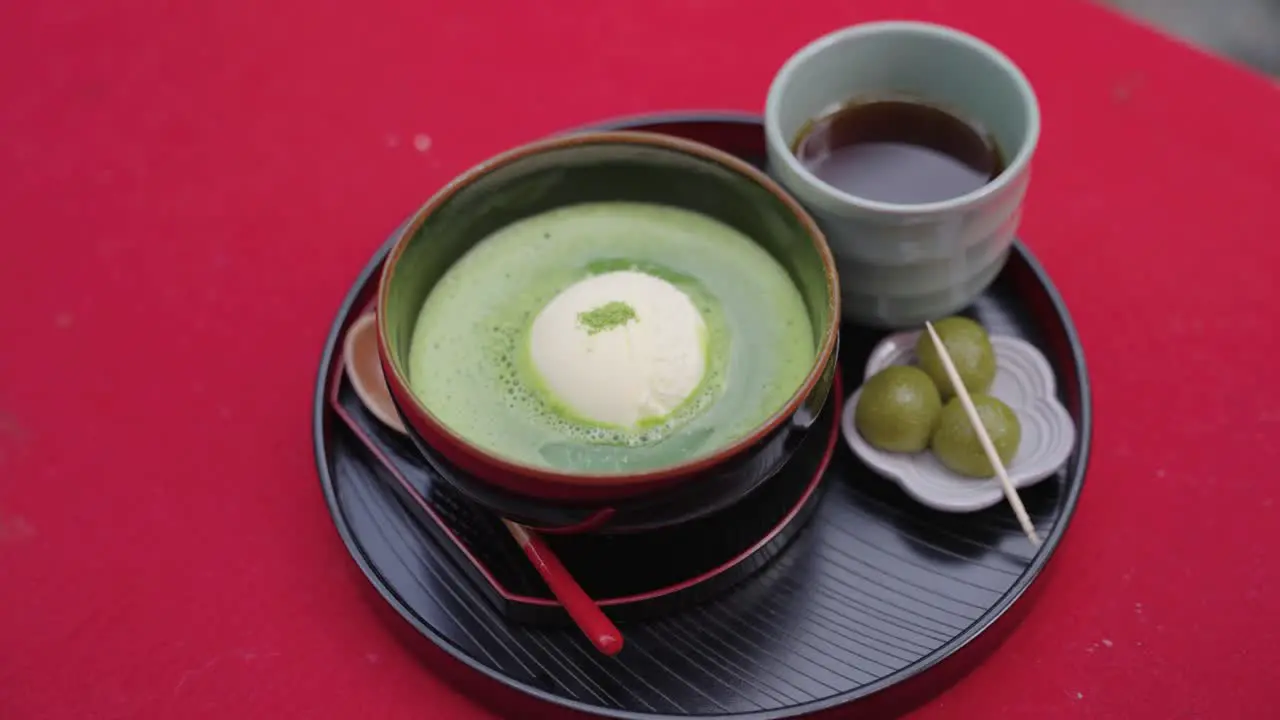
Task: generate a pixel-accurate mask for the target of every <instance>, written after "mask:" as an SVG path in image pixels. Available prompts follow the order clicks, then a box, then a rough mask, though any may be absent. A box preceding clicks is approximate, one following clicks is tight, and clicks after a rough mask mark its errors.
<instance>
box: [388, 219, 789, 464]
mask: <svg viewBox="0 0 1280 720" xmlns="http://www.w3.org/2000/svg"><path fill="white" fill-rule="evenodd" d="M814 357H815V347H814V338H813V329H812V327H811V325H810V321H809V316H808V313H807V312H806V309H805V305H804V302H803V300H802V299H801V296H800V293H799V291H798V290H797V289H796V287H795V285H794V284H793V283H792V281H791V278H790V277H789V276H788V274H787V272H786V271H785V270H784V269H783V267H782V266H781V265H779V264H778V262H777V261H776V260H774V259H773V257H772V256H770V255H769V253H768V252H767V251H765V250H764V249H763V248H761V247H760V246H759V245H757V244H756V243H755V242H753V241H752V240H751V238H749V237H747V236H746V235H743V234H742V233H740V232H738V231H737V230H735V229H733V228H731V227H729V226H728V225H726V224H724V223H721V222H719V221H717V220H714V219H712V218H710V217H707V216H705V215H701V214H698V213H694V212H691V211H687V210H682V209H677V208H672V207H667V206H662V205H651V204H642V203H622V202H618V203H613V202H610V203H587V204H580V205H572V206H568V207H563V208H559V209H556V210H552V211H549V212H546V213H543V214H541V215H536V216H533V217H530V218H526V219H524V220H521V221H519V222H516V223H514V224H512V225H509V226H507V227H505V228H502V229H501V230H499V231H497V232H495V233H493V234H492V235H490V236H489V237H487V238H485V239H484V240H482V241H481V242H479V243H478V244H476V245H475V246H474V247H473V248H472V249H471V250H470V251H468V252H467V253H466V254H465V255H464V256H463V257H461V258H460V259H459V260H458V261H457V262H456V263H454V264H453V265H452V266H451V267H450V268H449V270H448V271H447V272H446V273H445V275H444V277H443V278H441V280H440V281H439V282H438V283H437V284H436V286H435V287H434V288H433V289H432V291H431V293H430V294H429V295H428V297H427V300H426V303H425V304H424V305H423V308H422V312H421V314H420V316H419V318H418V321H417V324H416V326H415V327H414V333H413V340H412V344H411V346H410V352H409V366H408V373H409V383H410V386H411V387H412V388H413V391H414V393H415V394H416V395H417V397H418V398H419V400H421V402H422V403H423V404H424V405H425V406H426V407H427V408H428V409H429V410H430V411H431V412H432V413H433V414H434V415H435V416H436V417H437V418H438V419H439V420H440V421H441V422H442V423H444V425H446V426H447V427H448V428H449V429H450V430H452V431H453V432H454V433H456V434H457V435H459V436H461V437H462V438H464V439H466V440H467V441H468V442H471V443H472V444H474V445H477V446H479V447H480V448H482V449H484V450H485V451H486V452H490V453H492V454H494V455H497V456H500V457H503V458H505V459H508V460H511V461H514V462H517V463H522V464H527V465H533V466H539V467H546V468H551V469H555V470H560V471H569V472H582V473H602V474H609V473H632V472H637V471H645V470H651V469H656V468H659V467H663V466H667V465H673V464H676V463H681V462H685V461H688V460H690V459H692V458H694V457H696V456H700V455H705V454H707V453H710V452H713V451H715V450H717V449H719V448H721V447H723V446H725V445H727V444H729V443H732V442H733V441H735V440H737V439H739V438H741V437H743V436H744V435H746V434H748V433H750V432H751V431H752V430H754V429H755V428H757V427H759V425H760V424H761V423H762V422H763V421H764V420H766V419H767V418H768V417H770V416H771V415H773V414H774V413H776V412H777V411H779V410H780V409H781V408H782V407H783V406H784V405H785V404H786V402H787V400H789V399H790V398H791V396H792V395H793V394H794V393H795V392H796V390H797V389H799V387H800V385H801V384H802V383H803V381H804V378H805V376H806V375H807V374H808V373H809V371H810V370H811V369H812V366H813V360H814Z"/></svg>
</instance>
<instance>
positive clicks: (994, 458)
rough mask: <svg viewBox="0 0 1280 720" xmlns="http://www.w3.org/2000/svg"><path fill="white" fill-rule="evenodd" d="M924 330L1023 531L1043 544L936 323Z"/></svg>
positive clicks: (1033, 543) (928, 325)
mask: <svg viewBox="0 0 1280 720" xmlns="http://www.w3.org/2000/svg"><path fill="white" fill-rule="evenodd" d="M924 327H925V330H926V331H928V333H929V338H930V339H931V340H933V346H934V347H935V348H937V349H938V357H940V358H942V367H943V368H945V369H946V371H947V378H949V379H950V380H951V385H952V386H953V387H954V388H955V389H956V397H958V398H960V404H961V405H962V406H964V412H965V414H966V415H968V416H969V423H970V424H972V425H973V430H974V432H976V433H977V434H978V442H980V443H981V444H982V450H983V451H984V452H985V453H986V454H987V460H988V461H989V462H990V463H991V467H993V468H995V470H996V476H997V477H999V478H1000V485H1001V486H1002V487H1004V496H1005V498H1007V499H1008V500H1009V505H1010V506H1012V507H1013V514H1014V515H1017V516H1018V523H1019V524H1020V525H1022V531H1023V532H1025V533H1026V534H1027V539H1028V540H1030V541H1031V544H1032V545H1035V546H1036V547H1040V536H1039V535H1037V534H1036V528H1035V526H1034V525H1032V524H1031V517H1030V516H1028V515H1027V509H1026V508H1025V507H1023V505H1022V498H1019V497H1018V491H1017V489H1016V488H1014V487H1013V482H1012V481H1010V480H1009V473H1008V471H1006V470H1005V468H1004V463H1003V462H1000V454H999V453H997V452H996V446H995V444H994V443H992V442H991V436H990V435H988V434H987V428H986V426H984V425H983V424H982V418H981V417H979V416H978V408H976V407H974V406H973V398H971V397H969V390H968V388H966V387H965V386H964V382H963V381H961V380H960V373H959V372H958V371H956V366H955V364H954V363H952V362H951V356H950V355H949V354H947V348H946V346H945V345H943V344H942V338H940V337H938V333H937V331H935V330H934V329H933V323H931V322H928V321H926V322H925V324H924Z"/></svg>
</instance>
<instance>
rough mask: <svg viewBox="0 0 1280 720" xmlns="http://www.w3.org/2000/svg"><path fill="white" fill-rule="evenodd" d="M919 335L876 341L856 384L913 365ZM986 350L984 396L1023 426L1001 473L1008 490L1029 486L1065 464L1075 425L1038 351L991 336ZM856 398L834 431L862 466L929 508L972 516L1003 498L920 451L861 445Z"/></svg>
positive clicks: (993, 487) (994, 483)
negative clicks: (988, 376)
mask: <svg viewBox="0 0 1280 720" xmlns="http://www.w3.org/2000/svg"><path fill="white" fill-rule="evenodd" d="M919 337H920V332H903V333H896V334H894V335H890V336H889V337H887V338H885V339H884V340H882V341H881V342H880V344H878V345H876V347H875V349H874V350H872V352H871V357H870V358H869V359H868V360H867V368H866V372H865V373H864V375H863V380H864V381H865V380H866V379H867V378H870V377H871V376H872V375H875V374H876V373H878V372H880V371H881V370H883V369H885V368H886V367H889V366H890V365H912V364H915V362H916V353H915V345H916V340H917V339H918V338H919ZM991 346H992V348H993V349H994V350H995V355H996V377H995V380H994V381H993V382H992V384H991V389H990V390H988V391H987V393H988V394H989V395H992V396H994V397H996V398H997V399H999V400H1001V401H1003V402H1004V403H1005V404H1006V405H1008V406H1009V407H1011V408H1013V411H1014V412H1015V413H1017V414H1018V420H1019V421H1020V422H1021V423H1022V441H1021V443H1020V444H1019V446H1018V454H1017V455H1016V456H1014V458H1013V462H1011V463H1009V464H1008V466H1007V467H1006V468H1005V469H1006V470H1008V472H1009V480H1011V481H1012V482H1013V486H1014V487H1016V488H1025V487H1030V486H1031V485H1034V484H1036V483H1037V482H1040V481H1041V480H1044V479H1045V478H1047V477H1050V476H1052V475H1053V474H1054V473H1055V472H1057V471H1058V469H1059V468H1061V467H1062V465H1063V463H1065V462H1066V461H1067V458H1068V457H1069V456H1070V455H1071V450H1072V448H1074V447H1075V443H1076V426H1075V423H1074V422H1073V421H1072V419H1071V416H1070V415H1069V414H1067V410H1066V408H1064V407H1063V406H1062V403H1060V402H1058V396H1057V389H1056V386H1055V382H1054V377H1053V370H1052V369H1051V368H1050V367H1049V361H1048V360H1046V359H1045V357H1044V355H1042V354H1041V353H1040V351H1039V350H1037V349H1036V348H1035V347H1034V346H1033V345H1031V344H1030V343H1028V342H1026V341H1024V340H1020V339H1018V338H1013V337H1004V336H999V335H996V336H992V338H991ZM861 392H862V388H861V387H860V388H858V389H857V390H856V391H854V393H853V395H851V396H849V400H848V401H847V402H846V403H845V405H844V416H843V417H842V418H841V430H842V432H843V434H844V439H845V442H847V443H848V444H849V447H850V448H852V449H853V452H854V453H855V454H857V456H858V457H859V458H861V459H862V461H863V462H864V463H866V465H867V467H869V468H871V469H872V470H874V471H875V472H876V473H877V474H879V475H882V476H884V477H886V478H888V479H890V480H892V481H894V482H896V483H897V484H898V485H899V486H901V487H902V489H903V490H905V491H906V493H907V494H908V495H910V496H911V497H913V498H915V499H916V500H917V501H919V502H920V503H922V504H924V505H927V506H929V507H931V508H934V509H935V510H943V511H947V512H974V511H976V510H982V509H985V508H988V507H991V506H992V505H995V504H997V503H999V502H1001V501H1003V500H1004V491H1003V490H1002V489H1001V487H1000V480H999V479H997V478H989V479H975V478H968V477H964V476H961V475H957V474H956V473H953V472H951V471H950V470H948V469H947V468H945V467H944V466H943V465H942V463H940V462H938V459H937V458H935V457H934V456H933V453H931V452H929V451H927V450H926V451H924V452H919V453H889V452H884V451H882V450H877V449H876V448H873V447H871V446H870V445H868V444H867V442H866V441H865V440H863V439H862V435H860V434H859V433H858V431H857V429H856V428H855V427H854V424H853V414H854V408H856V407H857V405H858V395H859V393H861Z"/></svg>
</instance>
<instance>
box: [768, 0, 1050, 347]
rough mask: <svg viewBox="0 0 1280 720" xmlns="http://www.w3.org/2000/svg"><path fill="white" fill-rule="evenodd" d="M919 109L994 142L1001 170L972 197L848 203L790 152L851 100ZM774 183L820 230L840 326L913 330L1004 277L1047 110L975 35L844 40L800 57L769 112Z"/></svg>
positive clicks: (935, 31) (823, 42)
mask: <svg viewBox="0 0 1280 720" xmlns="http://www.w3.org/2000/svg"><path fill="white" fill-rule="evenodd" d="M885 96H893V97H904V96H905V97H914V98H916V99H919V100H922V101H924V102H927V103H929V104H932V105H934V106H936V107H940V108H944V109H947V110H950V111H951V112H953V113H955V114H956V115H957V116H959V117H961V118H963V119H965V120H967V121H969V122H972V123H975V124H976V125H978V126H979V127H981V128H982V129H984V130H986V131H987V132H989V133H990V134H991V136H992V137H994V139H995V141H996V144H997V145H998V146H999V148H1000V151H1001V153H1002V155H1003V157H1004V159H1005V163H1006V169H1005V171H1004V172H1003V173H1002V174H1001V175H1000V176H998V177H997V178H996V179H995V180H992V181H991V182H989V183H987V184H986V185H984V186H983V187H981V188H979V189H978V190H975V191H973V192H971V193H969V194H967V195H962V196H960V197H956V198H952V199H950V200H946V201H942V202H933V203H925V204H916V205H902V204H894V203H885V202H877V201H874V200H868V199H866V198H860V197H856V196H854V195H850V194H848V193H845V192H843V191H841V190H839V189H837V188H835V187H833V186H831V185H828V184H827V183H825V182H823V181H822V180H820V179H818V177H817V176H815V175H814V174H813V173H811V172H809V171H808V170H807V169H805V167H804V166H803V165H801V164H800V162H799V161H798V160H797V159H796V157H795V155H794V154H792V152H791V147H792V145H793V144H794V142H795V140H796V137H797V135H798V134H799V132H800V130H801V128H802V127H803V126H804V124H805V122H806V121H808V120H810V119H812V118H814V117H817V116H820V115H823V114H824V113H826V112H828V111H830V110H832V109H834V108H835V107H838V106H840V105H842V104H844V103H847V102H849V101H850V100H857V99H874V98H877V97H885ZM765 133H766V136H767V140H768V155H769V173H770V174H771V175H773V177H774V178H775V179H777V180H778V181H779V182H780V183H781V184H782V185H783V186H784V187H785V188H786V189H787V190H788V191H789V192H790V193H791V194H792V195H794V196H795V197H796V198H797V199H799V200H800V202H801V203H803V204H804V205H805V206H806V207H807V208H808V210H809V212H810V214H812V215H813V217H814V218H815V219H816V220H817V221H818V224H819V225H820V226H821V227H822V229H823V231H824V233H825V234H826V236H827V242H828V243H829V244H830V246H831V250H832V252H833V253H834V255H835V258H836V263H837V267H838V269H839V274H840V284H841V298H842V304H841V307H842V308H843V311H842V313H843V318H844V319H845V320H847V321H851V322H856V323H860V324H864V325H872V326H877V327H903V326H910V325H918V324H920V323H923V322H924V321H925V320H933V319H937V318H939V317H943V316H945V315H949V314H952V313H954V312H956V311H958V310H960V309H962V308H964V307H965V306H966V305H968V304H970V303H971V302H973V300H974V299H975V298H977V297H978V295H980V294H982V291H983V290H985V289H986V287H987V286H988V285H989V284H990V283H991V281H992V280H994V279H995V278H996V276H997V275H999V274H1000V270H1001V268H1002V267H1003V266H1004V262H1005V260H1006V259H1007V258H1008V255H1009V249H1010V246H1011V245H1012V244H1013V238H1014V233H1015V232H1016V230H1017V227H1018V222H1019V220H1020V219H1021V217H1022V203H1023V198H1024V197H1025V195H1026V192H1027V183H1028V181H1029V180H1030V170H1031V156H1032V154H1034V152H1035V148H1036V141H1037V140H1038V138H1039V136H1040V109H1039V105H1038V103H1037V102H1036V97H1035V93H1034V92H1033V91H1032V89H1031V84H1030V83H1029V82H1027V79H1026V77H1025V76H1024V75H1023V74H1022V71H1021V70H1019V69H1018V67H1017V66H1016V65H1014V64H1013V62H1012V61H1011V60H1010V59H1009V58H1008V57H1006V56H1005V55H1004V54H1003V53H1001V52H1000V51H999V50H996V49H995V48H994V47H992V46H991V45H988V44H987V43H985V42H983V41H982V40H979V39H977V38H975V37H973V36H972V35H968V34H966V33H963V32H960V31H959V30H955V29H952V28H948V27H943V26H940V25H932V24H929V23H920V22H905V21H890V22H874V23H866V24H863V25H855V26H853V27H849V28H845V29H843V30H838V31H836V32H834V33H831V34H830V35H826V36H824V37H821V38H819V39H817V40H815V41H813V42H812V43H810V44H809V45H807V46H806V47H804V48H802V49H801V50H800V51H799V52H797V53H796V54H795V55H793V56H792V57H791V58H790V59H789V60H788V61H787V62H786V64H785V65H783V66H782V69H781V70H780V71H779V72H778V74H777V76H776V77H775V78H774V80H773V84H772V86H771V87H770V88H769V96H768V99H767V101H766V104H765Z"/></svg>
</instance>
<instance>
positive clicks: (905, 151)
mask: <svg viewBox="0 0 1280 720" xmlns="http://www.w3.org/2000/svg"><path fill="white" fill-rule="evenodd" d="M792 151H793V152H794V153H795V156H796V158H797V159H798V160H799V161H800V162H801V163H802V164H803V165H804V166H805V167H806V168H807V169H808V170H809V172H812V173H813V174H814V175H816V176H817V177H818V178H819V179H821V180H822V181H823V182H825V183H827V184H828V185H831V186H832V187H835V188H837V189H839V190H841V191H843V192H846V193H848V194H850V195H855V196H857V197H860V198H865V199H867V200H874V201H878V202H885V203H895V204H901V205H915V204H921V203H931V202H941V201H944V200H950V199H952V198H957V197H960V196H962V195H967V194H968V193H971V192H973V191H974V190H977V189H978V188H980V187H982V186H983V185H986V184H987V183H989V182H991V181H992V180H993V179H995V178H996V176H998V175H999V174H1000V173H1001V172H1002V171H1003V170H1004V167H1005V163H1004V159H1003V157H1002V156H1001V154H1000V149H999V148H998V147H996V144H995V142H994V141H993V140H992V139H991V138H990V137H989V136H988V135H987V134H986V133H985V132H983V131H982V130H980V129H979V128H976V127H974V126H973V125H970V124H969V123H967V122H965V121H964V120H961V119H960V118H958V117H956V116H954V115H952V114H951V113H948V112H947V111H945V110H942V109H939V108H936V107H933V106H931V105H928V104H925V103H921V102H917V101H913V100H900V99H885V100H870V101H858V102H851V103H848V104H846V105H842V106H840V107H839V108H837V109H835V110H833V111H831V112H829V113H827V114H825V115H822V116H820V117H817V118H815V119H813V120H810V121H808V122H806V123H805V124H804V126H803V127H801V129H800V132H799V134H798V136H797V138H796V140H795V143H794V144H793V147H792Z"/></svg>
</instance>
